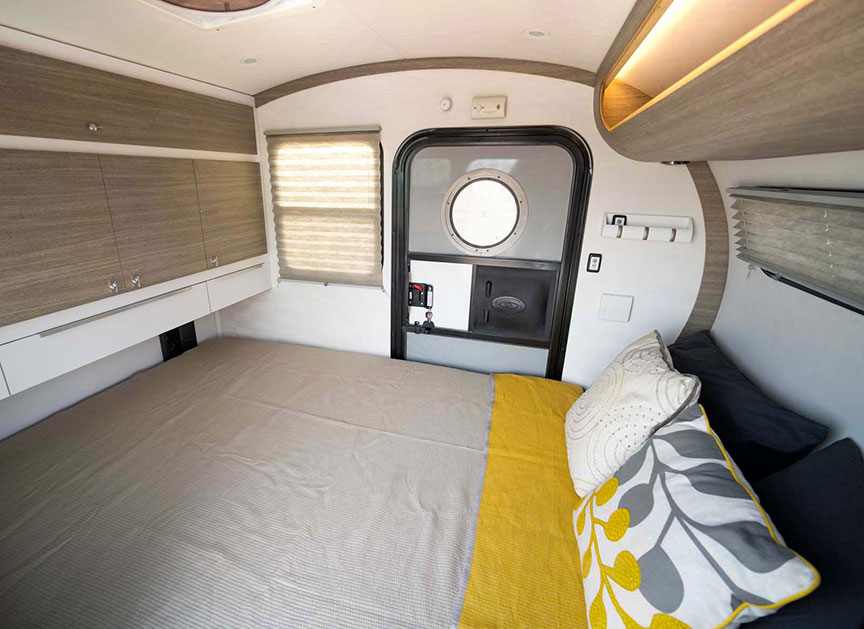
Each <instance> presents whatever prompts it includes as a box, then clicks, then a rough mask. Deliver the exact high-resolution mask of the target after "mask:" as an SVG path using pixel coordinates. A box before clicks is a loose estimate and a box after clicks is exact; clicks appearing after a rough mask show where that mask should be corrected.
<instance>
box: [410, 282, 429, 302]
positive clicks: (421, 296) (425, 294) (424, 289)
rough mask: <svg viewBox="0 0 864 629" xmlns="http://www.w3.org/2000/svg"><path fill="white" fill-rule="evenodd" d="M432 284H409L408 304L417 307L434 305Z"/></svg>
mask: <svg viewBox="0 0 864 629" xmlns="http://www.w3.org/2000/svg"><path fill="white" fill-rule="evenodd" d="M432 293H433V289H432V285H431V284H420V283H418V282H411V283H410V284H408V305H409V306H416V307H417V308H431V307H432Z"/></svg>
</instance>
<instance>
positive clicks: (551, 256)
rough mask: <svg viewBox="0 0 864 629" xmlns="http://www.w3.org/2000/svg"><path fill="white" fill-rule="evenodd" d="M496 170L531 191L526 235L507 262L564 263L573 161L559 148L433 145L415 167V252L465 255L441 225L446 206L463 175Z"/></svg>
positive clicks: (412, 194)
mask: <svg viewBox="0 0 864 629" xmlns="http://www.w3.org/2000/svg"><path fill="white" fill-rule="evenodd" d="M480 169H495V170H499V171H501V172H504V173H506V174H507V175H509V176H511V177H513V178H514V179H515V180H516V181H517V182H518V183H519V185H520V186H521V187H522V189H523V190H524V192H525V196H526V197H527V199H526V200H527V205H528V221H527V225H526V227H525V231H524V233H523V234H522V236H521V237H520V238H519V240H518V242H516V244H514V245H513V247H512V248H510V249H507V250H506V251H504V252H502V253H501V254H500V256H496V257H504V258H514V259H520V260H552V261H556V262H557V261H560V260H561V255H562V252H563V247H564V234H565V233H566V226H567V214H568V210H569V208H570V182H571V181H572V180H573V159H572V158H571V157H570V155H568V154H567V152H566V151H565V150H564V149H562V148H561V147H559V146H540V145H535V146H446V147H443V146H433V147H429V148H425V149H423V150H421V151H419V152H418V153H417V155H416V156H415V157H414V159H413V161H412V162H411V187H410V191H409V207H410V208H411V210H410V212H411V220H410V221H409V223H408V230H409V240H408V243H409V244H408V247H409V251H412V252H423V253H440V254H449V255H460V254H464V252H462V251H460V250H459V249H457V248H456V247H454V246H453V244H452V243H451V242H450V240H448V238H447V234H446V232H445V231H444V229H443V227H442V224H441V205H442V203H443V202H444V197H445V195H446V194H447V191H448V189H449V188H450V186H451V185H452V184H453V183H454V182H455V181H456V180H457V179H459V177H461V176H462V175H465V174H467V173H469V172H472V171H478V170H480Z"/></svg>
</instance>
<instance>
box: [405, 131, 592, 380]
mask: <svg viewBox="0 0 864 629" xmlns="http://www.w3.org/2000/svg"><path fill="white" fill-rule="evenodd" d="M394 174H395V177H394V185H395V190H394V199H395V204H394V211H395V216H394V224H395V232H394V247H393V250H394V260H393V263H394V269H393V278H394V285H393V330H392V332H393V342H392V347H391V354H392V355H393V356H394V357H396V358H405V359H408V360H416V361H421V362H427V363H434V364H440V365H446V366H452V367H460V368H464V369H470V370H473V371H481V372H508V373H520V374H527V375H535V376H546V377H551V378H560V375H561V369H562V367H563V361H564V349H565V346H566V336H567V329H568V328H569V318H570V316H569V315H570V311H571V310H572V299H573V290H574V288H575V281H576V272H577V269H576V268H575V266H574V261H578V259H579V258H578V246H579V243H580V242H581V239H582V227H583V222H584V208H585V204H586V203H587V193H588V185H589V181H590V153H589V152H588V149H587V146H586V145H585V143H584V141H582V139H581V138H580V137H579V136H578V135H576V134H575V133H573V132H569V131H567V130H564V129H560V128H548V127H541V128H538V127H529V128H525V127H523V128H517V129H494V130H484V129H451V130H439V131H428V132H423V133H421V134H417V135H415V136H413V137H412V138H410V139H409V140H408V141H406V143H405V144H404V145H403V148H402V149H401V150H400V154H399V155H397V158H396V164H395V173H394Z"/></svg>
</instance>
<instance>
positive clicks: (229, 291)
mask: <svg viewBox="0 0 864 629" xmlns="http://www.w3.org/2000/svg"><path fill="white" fill-rule="evenodd" d="M269 288H270V269H269V268H268V267H267V265H266V264H263V263H262V264H258V265H256V266H253V267H249V268H248V269H242V270H240V271H235V272H234V273H230V274H228V275H223V276H222V277H217V278H216V279H213V280H209V281H208V282H207V292H208V293H210V309H211V310H212V311H213V312H216V311H217V310H222V308H225V307H226V306H230V305H231V304H236V303H237V302H238V301H242V300H244V299H248V298H249V297H252V296H253V295H257V294H258V293H263V292H264V291H265V290H269Z"/></svg>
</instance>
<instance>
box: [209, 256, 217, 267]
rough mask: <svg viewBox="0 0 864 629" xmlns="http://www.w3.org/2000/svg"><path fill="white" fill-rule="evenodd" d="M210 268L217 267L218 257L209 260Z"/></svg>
mask: <svg viewBox="0 0 864 629" xmlns="http://www.w3.org/2000/svg"><path fill="white" fill-rule="evenodd" d="M210 266H219V256H213V257H212V258H210Z"/></svg>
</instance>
